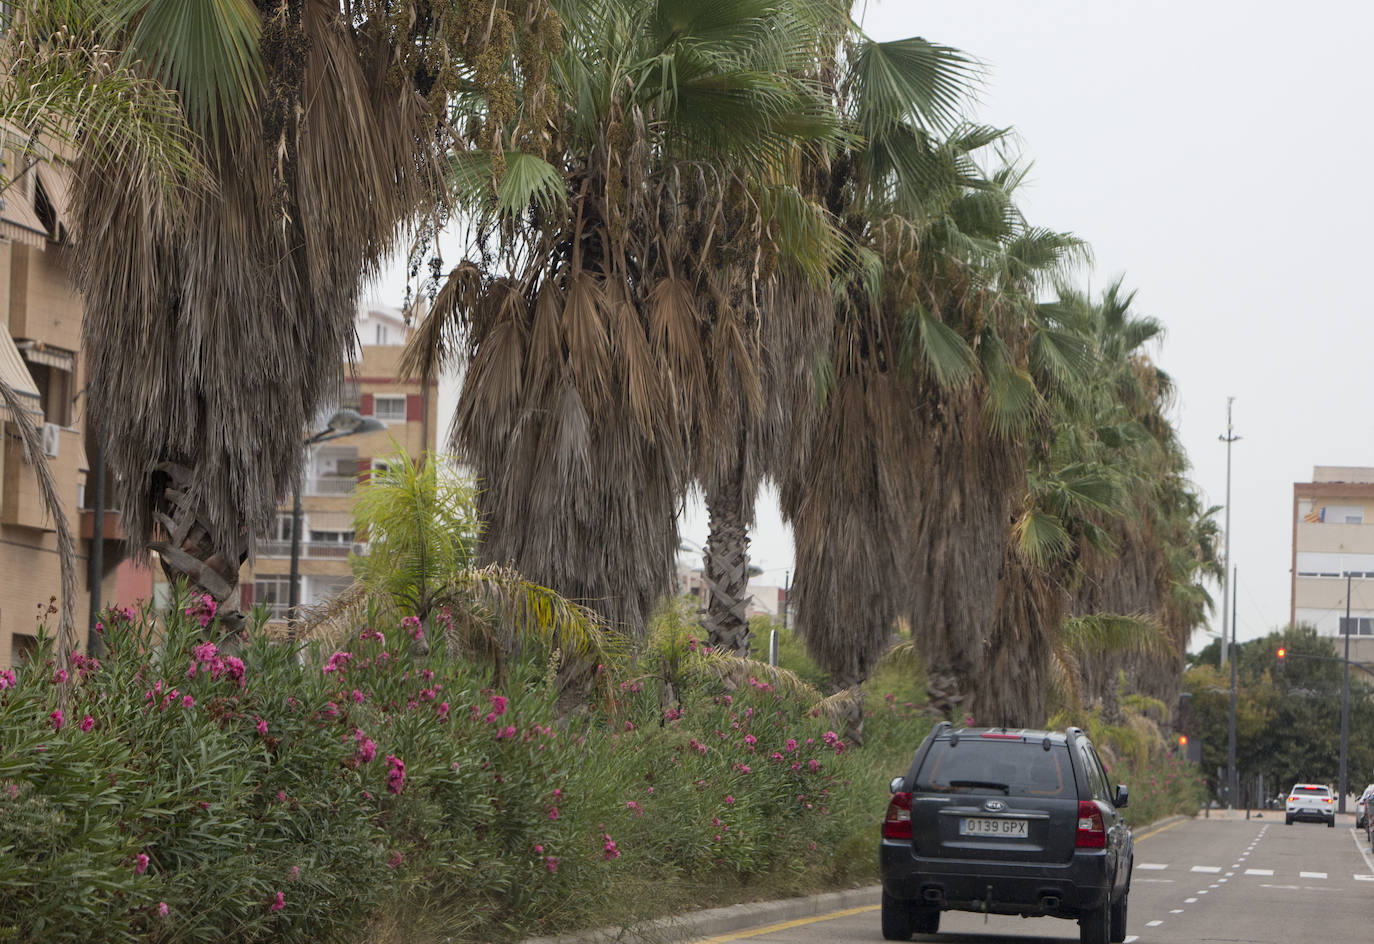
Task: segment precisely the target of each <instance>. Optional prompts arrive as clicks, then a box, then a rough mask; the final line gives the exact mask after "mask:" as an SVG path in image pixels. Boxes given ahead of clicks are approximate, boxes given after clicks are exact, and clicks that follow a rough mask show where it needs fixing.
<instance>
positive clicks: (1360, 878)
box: [1353, 875, 1374, 882]
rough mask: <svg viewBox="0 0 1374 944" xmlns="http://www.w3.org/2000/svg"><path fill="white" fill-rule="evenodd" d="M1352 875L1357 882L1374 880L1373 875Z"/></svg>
mask: <svg viewBox="0 0 1374 944" xmlns="http://www.w3.org/2000/svg"><path fill="white" fill-rule="evenodd" d="M1353 877H1354V879H1355V881H1357V882H1374V875H1356V876H1353Z"/></svg>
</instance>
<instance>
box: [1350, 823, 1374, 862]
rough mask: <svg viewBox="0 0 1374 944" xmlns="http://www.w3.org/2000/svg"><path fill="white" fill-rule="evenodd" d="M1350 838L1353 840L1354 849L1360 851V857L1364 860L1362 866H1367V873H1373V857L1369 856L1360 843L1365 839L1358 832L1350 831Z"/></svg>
mask: <svg viewBox="0 0 1374 944" xmlns="http://www.w3.org/2000/svg"><path fill="white" fill-rule="evenodd" d="M1350 838H1351V839H1353V840H1355V848H1356V849H1359V850H1360V855H1361V856H1362V857H1363V858H1364V864H1365V865H1367V866H1369V871H1371V872H1374V857H1371V856H1370V854H1369V850H1368V849H1366V848H1365V844H1364V843H1363V842H1362V841H1361V840H1362V839H1364V838H1365V837H1364V836H1363V835H1362V834H1361V833H1360V831H1359V830H1357V829H1352V830H1350Z"/></svg>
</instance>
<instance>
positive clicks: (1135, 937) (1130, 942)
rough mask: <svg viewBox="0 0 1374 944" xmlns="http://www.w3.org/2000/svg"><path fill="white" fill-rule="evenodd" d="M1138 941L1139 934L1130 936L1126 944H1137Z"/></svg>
mask: <svg viewBox="0 0 1374 944" xmlns="http://www.w3.org/2000/svg"><path fill="white" fill-rule="evenodd" d="M1138 940H1140V935H1139V934H1130V935H1127V937H1126V944H1135V942H1136V941H1138Z"/></svg>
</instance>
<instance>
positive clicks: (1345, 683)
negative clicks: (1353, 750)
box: [1340, 570, 1354, 813]
mask: <svg viewBox="0 0 1374 944" xmlns="http://www.w3.org/2000/svg"><path fill="white" fill-rule="evenodd" d="M1353 577H1354V574H1352V573H1351V572H1350V571H1348V570H1347V571H1346V572H1345V626H1344V627H1342V628H1343V629H1344V630H1345V665H1344V667H1343V674H1342V675H1341V783H1340V788H1341V789H1340V812H1342V813H1344V812H1345V791H1346V787H1347V786H1348V784H1347V783H1346V767H1345V762H1346V754H1347V745H1348V744H1349V740H1350V586H1351V581H1352V578H1353Z"/></svg>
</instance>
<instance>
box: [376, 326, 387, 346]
mask: <svg viewBox="0 0 1374 944" xmlns="http://www.w3.org/2000/svg"><path fill="white" fill-rule="evenodd" d="M385 343H386V325H377V346H378V347H381V346H382V345H383V344H385Z"/></svg>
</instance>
